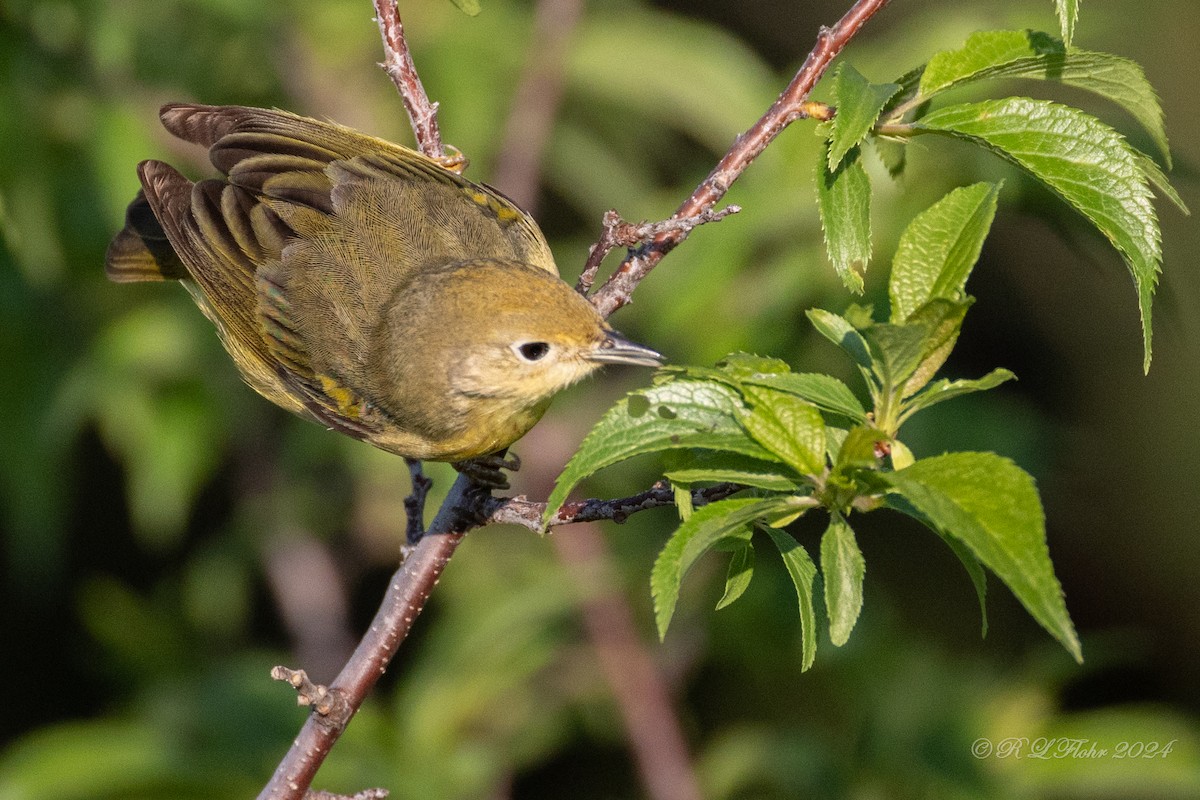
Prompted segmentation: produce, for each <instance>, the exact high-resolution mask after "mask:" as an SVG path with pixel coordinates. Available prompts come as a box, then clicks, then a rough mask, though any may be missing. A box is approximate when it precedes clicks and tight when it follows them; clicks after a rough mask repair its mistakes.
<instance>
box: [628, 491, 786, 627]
mask: <svg viewBox="0 0 1200 800" xmlns="http://www.w3.org/2000/svg"><path fill="white" fill-rule="evenodd" d="M791 511H792V508H791V501H790V500H789V499H788V498H786V497H768V498H758V497H735V498H730V499H727V500H718V501H716V502H715V503H709V504H708V505H706V506H702V507H700V508H698V509H696V511H695V513H694V514H692V515H691V517H689V518H688V520H687V521H686V522H684V523H683V524H682V525H680V526H679V528H678V529H676V531H675V533H673V534H672V535H671V538H670V539H668V540H667V543H666V545H665V546H664V547H663V549H662V551H661V552H660V553H659V554H658V558H657V559H655V561H654V569H653V571H652V572H651V573H650V591H651V594H652V595H653V597H654V618H655V622H656V623H657V625H658V635H659V637H660V638H661V637H663V636H666V634H667V627H668V626H669V625H670V624H671V617H672V616H673V615H674V614H675V605H676V603H677V602H678V600H679V585H680V583H681V582H682V581H683V576H684V575H686V574H687V571H688V570H689V569H691V566H692V564H694V563H695V562H696V559H698V558H700V556H702V555H704V554H705V553H706V552H708V551H709V550H710V549H711V548H712V547H713V546H714V545H716V544H717V543H718V542H719V541H721V539H723V538H726V537H729V536H734V535H737V534H742V535H745V533H746V531H747V529H748V528H749V526H750V525H751V524H752V523H753V522H754V521H755V520H758V519H763V518H771V517H773V516H778V515H780V514H781V513H791Z"/></svg>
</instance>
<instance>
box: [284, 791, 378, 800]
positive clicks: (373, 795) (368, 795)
mask: <svg viewBox="0 0 1200 800" xmlns="http://www.w3.org/2000/svg"><path fill="white" fill-rule="evenodd" d="M387 796H388V791H387V789H364V790H362V791H361V792H358V793H357V794H352V795H345V794H333V793H332V792H308V793H306V794H305V795H304V800H384V798H385V797H387Z"/></svg>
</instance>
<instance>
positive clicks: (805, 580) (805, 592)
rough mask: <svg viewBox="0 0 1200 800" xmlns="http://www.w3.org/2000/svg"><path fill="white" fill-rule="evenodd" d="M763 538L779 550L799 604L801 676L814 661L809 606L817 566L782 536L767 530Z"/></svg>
mask: <svg viewBox="0 0 1200 800" xmlns="http://www.w3.org/2000/svg"><path fill="white" fill-rule="evenodd" d="M767 535H768V536H770V537H771V541H772V542H774V543H775V547H777V548H778V549H779V555H781V556H782V557H783V565H784V567H786V568H787V572H788V576H789V577H791V579H792V585H793V586H795V587H796V597H797V599H798V600H799V601H800V670H801V672H804V671H807V670H808V668H809V667H811V666H812V665H813V661H814V660H815V659H816V657H817V612H816V607H815V606H814V604H813V581H814V580H816V577H817V566H816V564H814V563H813V560H812V559H811V558H810V557H809V555H808V551H807V550H805V549H804V547H803V546H802V545H801V544H800V543H799V542H797V541H796V540H795V539H793V538H792V537H791V536H790V535H788V534H787V533H786V532H784V531H781V530H777V529H775V528H768V529H767Z"/></svg>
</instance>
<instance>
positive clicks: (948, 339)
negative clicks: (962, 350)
mask: <svg viewBox="0 0 1200 800" xmlns="http://www.w3.org/2000/svg"><path fill="white" fill-rule="evenodd" d="M973 302H974V300H973V299H972V298H969V297H968V298H967V299H966V300H965V301H962V302H956V301H953V300H942V299H936V300H930V301H929V302H928V303H926V304H925V305H923V306H921V307H920V308H918V309H917V310H916V311H914V312H913V313H912V314H911V315H910V316H909V318H908V324H909V325H920V326H923V327H924V328H925V343H924V344H923V345H922V346H921V358H920V362H919V363H918V364H917V368H916V369H915V370H914V371H913V374H912V375H911V376H910V377H909V379H908V380H907V381H905V383H904V390H903V391H902V392H901V396H902V397H908V396H909V395H911V394H913V393H914V392H917V391H919V390H920V389H921V388H922V387H924V386H925V384H927V383H929V381H930V380H932V378H933V376H934V374H935V373H936V372H937V371H938V370H939V369H941V368H942V364H944V363H946V359H947V358H948V357H949V356H950V351H951V350H953V349H954V343H955V342H957V341H958V333H959V331H960V330H962V323H963V317H965V316H966V314H967V309H968V308H970V307H971V304H972V303H973Z"/></svg>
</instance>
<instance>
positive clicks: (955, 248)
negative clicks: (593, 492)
mask: <svg viewBox="0 0 1200 800" xmlns="http://www.w3.org/2000/svg"><path fill="white" fill-rule="evenodd" d="M999 188H1000V187H999V185H997V184H989V183H979V184H975V185H972V186H967V187H963V188H960V189H956V190H954V191H952V192H950V193H949V194H948V195H946V196H945V197H944V198H942V199H941V200H939V201H938V202H936V203H935V204H934V205H933V206H931V207H930V208H929V209H927V210H926V211H924V212H922V213H921V214H919V215H918V216H917V217H916V218H915V219H914V220H913V221H912V223H911V224H910V225H909V226H908V228H907V229H906V230H905V231H904V234H903V236H902V238H901V245H900V247H899V248H898V250H897V254H896V257H895V260H894V262H893V264H892V270H891V281H890V285H889V294H890V298H891V312H890V315H889V316H888V318H887V319H886V321H876V320H875V319H874V315H873V312H872V309H870V308H866V307H860V306H852V307H851V308H850V309H849V310H848V311H847V312H846V313H844V314H840V315H839V314H834V313H831V312H829V311H824V310H819V309H816V310H812V311H810V312H809V319H810V320H811V322H812V323H813V325H814V326H815V327H816V329H817V330H818V331H819V332H820V333H821V334H822V335H824V336H825V337H826V338H827V339H829V340H830V341H831V342H833V343H834V344H835V345H837V346H838V347H839V348H841V349H842V350H843V351H844V352H845V354H846V355H847V356H848V357H849V358H850V359H851V360H853V361H854V363H855V364H856V365H857V366H858V369H859V372H860V373H861V375H862V378H863V382H864V384H865V385H866V388H867V393H868V395H869V398H870V402H869V404H868V405H864V404H863V403H862V402H861V401H860V400H859V399H858V397H857V396H856V395H855V393H854V392H853V391H852V390H851V389H850V387H848V386H847V385H846V384H845V383H843V382H842V381H840V380H838V379H836V378H833V377H830V376H828V375H822V374H815V373H797V372H793V371H792V370H791V369H790V368H789V366H788V365H787V364H786V363H784V362H782V361H780V360H778V359H773V358H765V357H761V356H755V355H749V354H746V353H734V354H731V355H729V356H727V357H726V358H725V359H724V360H722V361H721V362H718V363H717V364H716V366H714V367H711V368H708V367H668V368H665V369H663V370H661V371H660V373H659V374H658V376H657V378H656V380H655V382H654V384H653V385H652V386H650V387H649V388H647V389H644V390H641V391H638V392H634V393H632V394H630V395H629V396H627V397H626V398H624V399H623V400H621V401H620V402H619V403H617V405H616V406H614V407H613V408H612V409H611V410H610V411H609V412H608V413H607V414H605V416H604V417H603V418H602V419H601V420H600V422H599V423H598V424H597V425H596V427H595V428H594V429H593V430H592V431H591V433H590V434H589V435H588V436H587V438H586V439H585V440H584V442H583V443H582V445H581V446H580V448H579V451H578V452H577V453H576V454H575V456H574V457H573V458H572V459H571V461H570V463H569V464H568V465H567V467H566V469H565V470H564V472H563V474H562V476H561V477H560V479H559V481H558V484H557V485H556V487H555V490H554V492H553V493H552V495H551V497H550V500H549V503H548V509H547V519H549V517H550V515H552V514H553V513H554V511H555V510H556V509H557V508H558V507H559V506H560V505H561V504H562V503H563V501H565V499H566V497H567V495H568V494H569V493H570V491H571V490H572V489H573V488H574V487H575V486H576V485H577V484H578V483H579V482H580V481H581V480H582V479H583V478H585V477H587V476H588V475H590V474H592V473H593V472H596V471H597V470H599V469H602V468H603V467H606V466H609V465H612V464H615V463H617V462H619V461H623V460H625V459H627V458H631V457H633V456H636V455H642V454H646V453H659V454H662V455H663V456H664V458H665V475H666V477H667V478H668V479H669V480H670V481H671V482H672V483H673V484H674V486H675V487H676V488H677V490H678V496H679V497H680V498H685V497H690V494H689V490H690V489H691V488H692V487H693V486H695V485H696V484H702V483H705V482H732V483H736V484H739V485H741V486H744V487H746V489H747V492H746V493H745V494H744V495H742V496H737V497H732V498H729V499H726V500H721V501H717V502H714V503H711V504H709V505H706V506H703V507H701V508H697V509H692V508H691V507H690V505H689V504H688V503H686V502H681V503H680V504H679V505H680V515H681V518H682V522H681V524H680V526H679V528H678V529H677V530H676V531H675V533H674V534H673V535H672V536H671V538H670V539H669V540H668V542H667V544H666V546H665V547H664V548H663V550H662V552H661V553H660V555H659V557H658V559H657V562H656V563H655V567H654V571H653V574H652V577H651V588H652V591H653V594H654V599H655V611H656V617H657V622H658V627H659V631H660V633H661V634H664V635H665V632H666V629H667V626H668V625H669V623H670V620H671V617H672V615H673V613H674V609H675V606H676V602H677V599H678V595H679V587H680V584H681V582H682V579H683V576H684V575H685V574H686V573H687V571H688V570H689V569H690V568H691V566H692V565H693V564H695V563H696V561H697V560H698V559H699V558H700V557H701V556H702V555H704V554H705V553H707V552H709V551H712V550H722V551H728V552H730V554H731V555H730V559H729V573H728V578H727V581H726V588H725V592H724V595H723V596H722V598H721V600H720V602H719V603H718V608H721V607H724V606H726V605H728V604H730V603H732V602H733V601H735V600H736V599H737V598H738V597H740V596H741V594H742V593H743V592H744V591H745V590H746V587H747V586H748V585H749V583H750V579H751V577H752V575H753V570H754V559H755V556H754V542H753V536H752V534H753V531H754V530H755V529H759V530H762V531H764V532H765V533H766V534H767V536H768V538H769V539H770V541H771V543H772V544H773V545H774V547H775V549H777V550H778V551H779V553H780V555H781V557H782V558H783V561H784V563H785V565H786V567H787V570H788V573H789V575H790V576H791V578H792V581H793V583H794V584H795V587H796V592H797V596H798V600H799V610H800V618H801V623H802V630H803V635H802V638H803V643H802V649H803V655H802V660H803V666H804V667H805V668H807V667H808V666H810V665H811V664H812V662H813V659H814V656H815V652H816V643H817V596H818V595H821V597H822V599H823V602H824V606H825V611H826V615H827V617H828V623H829V633H830V638H831V640H832V641H833V643H834V644H835V645H841V644H844V643H845V642H846V641H847V639H848V638H849V635H850V632H851V630H852V629H853V627H854V624H855V621H856V620H857V619H858V616H859V613H860V611H861V609H862V598H863V593H862V585H863V578H864V575H865V563H864V560H863V556H862V553H861V551H860V550H859V547H858V544H857V541H856V539H855V533H854V530H853V528H852V527H851V524H850V520H851V519H852V517H853V515H855V514H863V513H869V512H872V511H875V510H879V509H884V508H887V509H892V510H896V511H900V512H902V513H905V514H908V515H910V516H912V517H914V518H916V519H917V520H919V521H920V522H922V523H924V524H925V525H926V526H928V527H929V528H931V529H933V530H934V531H935V532H936V533H938V534H939V535H940V536H941V537H942V538H943V539H945V540H946V542H947V544H948V545H949V546H950V547H951V548H952V549H953V550H954V552H955V553H956V554H957V555H958V557H959V558H960V559H961V560H962V562H963V564H964V566H965V567H966V569H967V571H968V574H969V575H970V576H971V579H972V581H973V582H974V584H975V587H976V590H977V592H978V595H979V600H980V604H981V608H982V606H983V601H984V596H985V582H984V574H983V567H984V566H986V567H987V568H989V569H991V570H992V571H993V572H994V573H996V574H997V575H998V576H999V577H1000V578H1001V579H1002V580H1003V581H1004V582H1005V583H1006V584H1007V585H1008V586H1009V587H1010V588H1011V589H1012V590H1013V592H1014V593H1015V594H1016V596H1017V597H1018V599H1019V600H1020V601H1021V602H1022V603H1023V604H1024V605H1025V607H1026V608H1027V609H1028V610H1029V611H1030V613H1031V614H1032V615H1033V616H1034V618H1035V619H1037V620H1038V622H1040V623H1041V624H1042V625H1043V626H1044V627H1045V628H1046V629H1047V630H1048V631H1050V632H1051V633H1052V634H1053V635H1054V636H1055V637H1056V638H1058V639H1059V641H1060V642H1062V643H1063V645H1064V646H1065V647H1066V648H1067V649H1068V650H1069V651H1070V652H1071V653H1072V654H1073V655H1074V656H1076V657H1077V658H1078V657H1079V643H1078V641H1077V639H1076V637H1075V633H1074V629H1073V627H1072V625H1071V621H1070V618H1069V616H1068V615H1067V611H1066V606H1065V605H1064V603H1063V598H1062V592H1061V589H1060V587H1059V584H1058V580H1057V579H1056V578H1055V576H1054V571H1053V567H1052V565H1051V563H1050V558H1049V552H1048V550H1047V548H1046V541H1045V525H1044V516H1043V512H1042V506H1041V501H1040V500H1039V498H1038V495H1037V491H1036V489H1035V488H1034V483H1033V479H1032V478H1031V477H1030V476H1029V475H1028V474H1027V473H1026V472H1024V471H1023V470H1022V469H1020V468H1019V467H1018V466H1016V465H1015V464H1013V463H1012V462H1011V461H1009V460H1007V459H1004V458H1001V457H1000V456H997V455H995V454H992V453H975V452H964V453H953V454H948V455H941V456H935V457H932V458H925V459H920V460H916V459H914V457H913V455H912V454H911V452H910V451H909V449H908V448H907V447H906V446H905V445H904V443H903V442H902V441H901V440H900V438H899V433H900V428H901V426H902V425H903V424H904V423H905V422H906V421H907V420H908V419H910V418H911V417H912V416H913V415H914V414H916V413H918V412H920V411H923V410H924V409H927V408H930V407H931V406H934V405H936V404H938V403H941V402H943V401H945V400H949V399H952V398H955V397H959V396H961V395H964V394H968V393H972V392H978V391H983V390H986V389H991V388H994V387H996V386H998V385H1000V384H1001V383H1003V382H1005V381H1007V380H1009V379H1010V378H1012V377H1013V375H1012V373H1010V372H1008V371H1007V370H1003V369H998V370H995V371H993V372H991V373H989V374H988V375H986V376H984V377H982V378H979V379H974V380H949V379H945V378H943V379H938V380H934V377H935V375H936V373H937V372H938V370H939V368H940V367H941V366H942V364H943V363H944V362H945V360H946V358H947V356H948V355H949V354H950V351H951V350H952V348H953V346H954V344H955V342H956V341H957V339H958V334H959V331H960V329H961V326H962V323H963V319H964V317H965V315H966V312H967V310H968V308H969V307H970V305H971V302H972V300H971V298H970V297H969V296H968V295H966V294H965V291H964V286H965V283H966V280H967V277H968V276H969V274H970V271H971V268H972V267H973V266H974V264H975V262H976V259H977V258H978V255H979V252H980V248H981V247H982V244H983V240H984V237H985V236H986V235H987V231H988V228H989V226H990V224H991V221H992V217H993V215H994V213H995V209H996V197H997V193H998V191H999ZM817 509H822V510H824V511H825V512H826V513H827V514H828V517H829V521H828V524H827V527H826V529H825V532H824V533H823V534H822V536H821V538H820V543H819V549H818V554H817V555H818V560H819V569H818V563H817V561H814V559H813V557H812V556H811V555H810V554H809V550H808V548H806V547H805V546H804V545H803V544H802V543H801V542H800V541H799V540H798V539H797V538H795V537H794V536H793V535H792V534H791V533H789V532H788V531H787V530H785V529H786V528H787V527H788V526H789V525H791V524H792V523H793V522H795V521H796V520H797V519H799V518H800V517H802V516H805V515H807V514H808V513H809V512H811V511H814V510H817ZM818 575H819V578H818ZM818 580H820V586H821V587H822V588H820V589H819V588H818ZM985 624H986V623H985Z"/></svg>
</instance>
